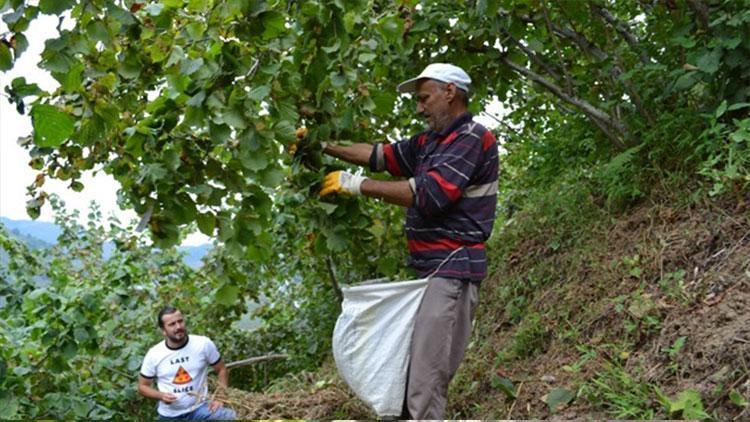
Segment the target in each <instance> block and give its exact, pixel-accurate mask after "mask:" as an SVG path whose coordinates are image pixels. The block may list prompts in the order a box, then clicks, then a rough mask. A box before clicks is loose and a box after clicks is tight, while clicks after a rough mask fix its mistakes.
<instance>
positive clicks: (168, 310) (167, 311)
mask: <svg viewBox="0 0 750 422" xmlns="http://www.w3.org/2000/svg"><path fill="white" fill-rule="evenodd" d="M175 312H177V308H175V307H174V306H172V305H167V306H165V307H163V308H161V311H159V316H158V317H157V320H156V322H157V323H158V324H159V328H164V321H162V319H161V317H163V316H164V315H169V314H173V313H175Z"/></svg>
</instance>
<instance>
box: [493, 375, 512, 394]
mask: <svg viewBox="0 0 750 422" xmlns="http://www.w3.org/2000/svg"><path fill="white" fill-rule="evenodd" d="M491 383H492V388H494V389H496V390H500V391H502V392H503V394H505V396H506V397H508V398H509V399H515V398H516V394H517V391H516V386H515V385H514V384H513V381H511V380H510V379H509V378H506V377H500V376H498V375H493V376H492V382H491Z"/></svg>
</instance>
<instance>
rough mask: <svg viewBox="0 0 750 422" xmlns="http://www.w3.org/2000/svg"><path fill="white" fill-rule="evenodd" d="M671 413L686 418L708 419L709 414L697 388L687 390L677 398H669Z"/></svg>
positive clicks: (668, 403)
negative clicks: (704, 407) (704, 408)
mask: <svg viewBox="0 0 750 422" xmlns="http://www.w3.org/2000/svg"><path fill="white" fill-rule="evenodd" d="M667 405H668V406H667V408H668V411H669V414H670V415H672V416H678V417H681V418H685V419H706V418H708V417H709V416H708V414H706V412H705V411H704V410H703V402H702V401H701V396H700V394H699V393H698V392H697V391H695V390H685V391H683V392H681V393H680V394H678V395H677V398H676V399H674V400H672V399H668V400H667Z"/></svg>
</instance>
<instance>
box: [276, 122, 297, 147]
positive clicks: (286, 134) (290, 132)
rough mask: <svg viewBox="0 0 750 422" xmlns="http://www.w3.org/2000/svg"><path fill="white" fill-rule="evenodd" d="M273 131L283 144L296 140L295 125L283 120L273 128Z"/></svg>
mask: <svg viewBox="0 0 750 422" xmlns="http://www.w3.org/2000/svg"><path fill="white" fill-rule="evenodd" d="M273 130H274V132H275V133H276V137H277V139H278V140H280V141H282V142H292V141H294V140H295V139H296V138H295V136H294V131H295V128H294V124H293V123H292V122H289V121H286V120H281V121H279V122H278V123H276V124H275V125H274V126H273Z"/></svg>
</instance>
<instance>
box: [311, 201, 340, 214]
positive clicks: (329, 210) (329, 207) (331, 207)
mask: <svg viewBox="0 0 750 422" xmlns="http://www.w3.org/2000/svg"><path fill="white" fill-rule="evenodd" d="M316 204H317V206H318V208H320V209H322V210H323V211H324V212H325V213H326V214H327V215H331V214H333V212H334V211H336V208H338V205H337V204H329V203H328V202H317V203H316Z"/></svg>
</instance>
